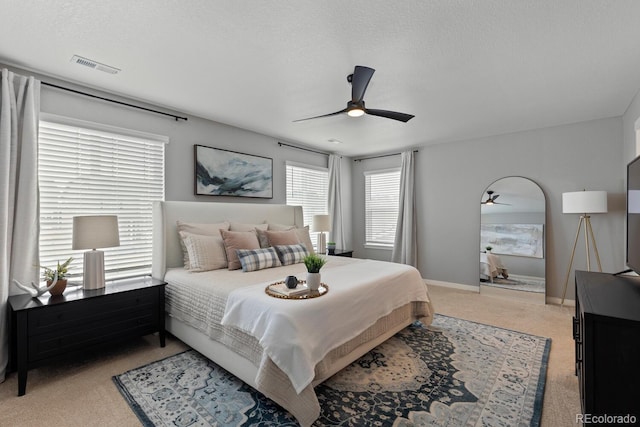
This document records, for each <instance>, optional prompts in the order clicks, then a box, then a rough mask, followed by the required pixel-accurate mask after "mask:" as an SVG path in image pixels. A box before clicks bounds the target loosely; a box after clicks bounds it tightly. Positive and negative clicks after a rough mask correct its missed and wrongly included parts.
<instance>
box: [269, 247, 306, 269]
mask: <svg viewBox="0 0 640 427" xmlns="http://www.w3.org/2000/svg"><path fill="white" fill-rule="evenodd" d="M274 248H276V251H277V252H278V258H280V262H281V263H282V265H290V264H297V263H299V262H302V260H303V259H304V257H306V256H307V255H309V251H307V248H306V247H305V246H304V245H303V244H302V243H298V244H297V245H276V246H274Z"/></svg>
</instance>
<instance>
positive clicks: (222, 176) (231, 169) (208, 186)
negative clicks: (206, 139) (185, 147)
mask: <svg viewBox="0 0 640 427" xmlns="http://www.w3.org/2000/svg"><path fill="white" fill-rule="evenodd" d="M194 153H195V166H196V167H195V194H196V195H204V196H235V197H255V198H262V199H272V198H273V159H270V158H268V157H262V156H254V155H251V154H244V153H238V152H235V151H230V150H223V149H221V148H213V147H206V146H204V145H194Z"/></svg>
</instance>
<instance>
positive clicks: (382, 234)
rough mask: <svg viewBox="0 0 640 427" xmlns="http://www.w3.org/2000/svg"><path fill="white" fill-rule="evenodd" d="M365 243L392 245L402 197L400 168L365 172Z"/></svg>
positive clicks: (368, 244) (378, 245) (369, 244)
mask: <svg viewBox="0 0 640 427" xmlns="http://www.w3.org/2000/svg"><path fill="white" fill-rule="evenodd" d="M364 176H365V245H367V246H377V247H380V246H382V247H389V248H391V247H393V241H394V239H395V236H396V223H397V221H398V206H399V199H400V169H386V170H378V171H370V172H365V174H364Z"/></svg>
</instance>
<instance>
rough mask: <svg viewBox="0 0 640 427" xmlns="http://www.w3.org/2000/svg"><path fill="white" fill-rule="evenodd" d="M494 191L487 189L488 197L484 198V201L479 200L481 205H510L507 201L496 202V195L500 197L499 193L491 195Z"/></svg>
mask: <svg viewBox="0 0 640 427" xmlns="http://www.w3.org/2000/svg"><path fill="white" fill-rule="evenodd" d="M493 193H494V191H493V190H487V194H488V195H489V197H488V198H487V200H485V201H484V202H480V204H481V205H489V206H491V205H506V206H511V205H510V204H509V203H500V202H496V199H497V198H498V197H500V195H499V194H496V195H495V196H494V195H493Z"/></svg>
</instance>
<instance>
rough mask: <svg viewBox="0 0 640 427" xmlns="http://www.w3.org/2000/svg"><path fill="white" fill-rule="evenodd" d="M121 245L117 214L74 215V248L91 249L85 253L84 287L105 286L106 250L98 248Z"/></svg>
mask: <svg viewBox="0 0 640 427" xmlns="http://www.w3.org/2000/svg"><path fill="white" fill-rule="evenodd" d="M115 246H120V235H119V233H118V217H117V216H116V215H88V216H74V217H73V245H72V249H74V250H78V249H91V250H90V251H86V252H85V253H84V264H83V272H82V276H83V280H82V287H83V288H84V289H100V288H104V252H102V251H99V250H96V249H98V248H112V247H115Z"/></svg>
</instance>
